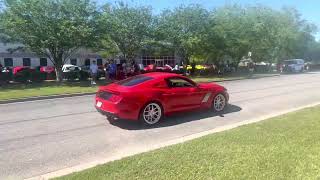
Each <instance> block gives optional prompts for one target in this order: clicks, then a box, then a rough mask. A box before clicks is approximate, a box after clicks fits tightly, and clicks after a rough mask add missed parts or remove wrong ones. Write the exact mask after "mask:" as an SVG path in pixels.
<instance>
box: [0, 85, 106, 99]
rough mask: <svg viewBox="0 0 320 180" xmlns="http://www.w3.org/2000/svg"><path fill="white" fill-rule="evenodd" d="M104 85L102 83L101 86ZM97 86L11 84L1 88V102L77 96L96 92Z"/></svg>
mask: <svg viewBox="0 0 320 180" xmlns="http://www.w3.org/2000/svg"><path fill="white" fill-rule="evenodd" d="M102 84H103V83H102V82H100V85H102ZM97 89H98V87H97V86H91V85H90V82H89V81H88V82H64V83H57V82H41V83H29V84H10V85H6V86H4V87H0V101H1V100H3V101H4V100H10V99H21V98H29V97H37V96H51V95H61V94H76V93H90V92H96V91H97Z"/></svg>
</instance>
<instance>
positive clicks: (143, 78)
mask: <svg viewBox="0 0 320 180" xmlns="http://www.w3.org/2000/svg"><path fill="white" fill-rule="evenodd" d="M151 79H153V78H152V77H149V76H143V75H140V76H134V77H132V78H128V79H125V80H122V81H119V82H118V83H117V84H120V85H122V86H135V85H138V84H141V83H143V82H145V81H149V80H151Z"/></svg>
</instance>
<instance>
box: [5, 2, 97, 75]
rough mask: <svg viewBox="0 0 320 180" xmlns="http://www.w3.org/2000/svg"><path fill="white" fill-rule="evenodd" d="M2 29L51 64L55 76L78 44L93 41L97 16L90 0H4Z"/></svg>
mask: <svg viewBox="0 0 320 180" xmlns="http://www.w3.org/2000/svg"><path fill="white" fill-rule="evenodd" d="M4 2H5V7H4V10H3V14H2V15H3V18H2V20H1V24H3V27H4V30H5V33H6V34H7V35H9V36H10V37H11V38H12V39H13V40H15V41H19V42H20V43H22V44H24V45H25V46H26V47H27V48H28V49H30V50H31V51H33V52H35V53H37V54H38V55H39V56H46V57H48V58H49V59H50V60H51V61H52V62H53V64H54V66H55V68H56V73H57V80H58V81H62V66H63V64H64V63H65V62H66V60H67V59H68V58H69V57H70V56H72V55H73V54H74V53H76V52H77V50H78V49H79V48H82V47H91V46H93V45H94V44H95V42H96V40H97V38H98V36H99V33H98V32H97V28H96V27H97V22H96V19H97V16H98V13H97V12H96V7H95V4H93V3H92V2H91V1H90V0H23V1H22V0H5V1H4Z"/></svg>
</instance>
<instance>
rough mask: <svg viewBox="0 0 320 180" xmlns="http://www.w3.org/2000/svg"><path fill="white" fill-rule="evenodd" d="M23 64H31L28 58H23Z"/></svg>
mask: <svg viewBox="0 0 320 180" xmlns="http://www.w3.org/2000/svg"><path fill="white" fill-rule="evenodd" d="M22 60H23V66H31V60H30V58H23V59H22Z"/></svg>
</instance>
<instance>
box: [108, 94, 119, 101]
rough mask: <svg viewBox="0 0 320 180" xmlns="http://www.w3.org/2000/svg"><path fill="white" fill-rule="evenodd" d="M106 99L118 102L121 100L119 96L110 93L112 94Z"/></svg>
mask: <svg viewBox="0 0 320 180" xmlns="http://www.w3.org/2000/svg"><path fill="white" fill-rule="evenodd" d="M108 100H109V101H111V102H119V101H120V100H121V96H118V95H115V94H112V96H111V97H110V98H109V99H108Z"/></svg>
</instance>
